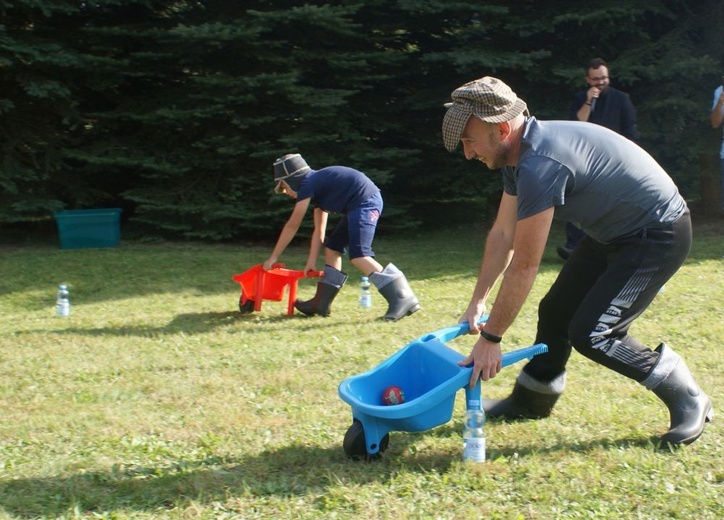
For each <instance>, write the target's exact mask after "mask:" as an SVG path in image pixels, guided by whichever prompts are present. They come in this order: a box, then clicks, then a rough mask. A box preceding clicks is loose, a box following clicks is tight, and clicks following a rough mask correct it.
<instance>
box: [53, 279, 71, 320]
mask: <svg viewBox="0 0 724 520" xmlns="http://www.w3.org/2000/svg"><path fill="white" fill-rule="evenodd" d="M55 314H56V315H57V316H70V293H69V292H68V286H67V285H65V284H61V285H60V287H58V298H57V299H56V301H55Z"/></svg>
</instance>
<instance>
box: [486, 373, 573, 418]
mask: <svg viewBox="0 0 724 520" xmlns="http://www.w3.org/2000/svg"><path fill="white" fill-rule="evenodd" d="M565 381H566V379H565V372H564V373H563V374H561V375H560V376H558V377H557V378H556V379H554V380H553V381H551V382H550V383H541V382H539V381H536V380H535V379H533V378H532V377H530V376H529V375H527V374H525V373H524V372H521V373H520V375H519V376H518V379H517V380H516V381H515V386H513V391H512V392H511V394H510V395H509V396H508V397H506V398H505V399H483V410H485V415H487V416H488V417H501V418H503V419H543V418H544V417H548V416H549V415H550V414H551V412H552V411H553V407H554V406H555V404H556V402H557V401H558V398H559V397H560V396H561V393H562V392H563V387H564V386H565Z"/></svg>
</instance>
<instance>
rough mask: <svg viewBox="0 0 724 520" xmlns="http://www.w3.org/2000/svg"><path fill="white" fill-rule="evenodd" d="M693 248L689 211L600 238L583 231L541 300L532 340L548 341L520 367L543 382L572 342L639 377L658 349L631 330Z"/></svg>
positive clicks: (561, 364)
mask: <svg viewBox="0 0 724 520" xmlns="http://www.w3.org/2000/svg"><path fill="white" fill-rule="evenodd" d="M690 247H691V219H690V218H689V213H688V212H687V213H686V214H685V215H683V216H682V217H681V218H680V219H679V220H678V221H677V222H675V223H673V224H670V225H667V226H665V227H658V228H647V229H644V230H642V231H640V232H639V233H637V234H636V235H635V236H631V237H627V238H621V239H619V240H616V241H615V242H613V243H611V244H601V243H600V242H596V241H595V240H593V239H592V238H591V237H589V236H586V237H585V238H584V239H583V240H582V241H581V243H580V244H579V245H578V247H577V248H576V250H575V251H574V252H573V254H572V255H571V257H570V258H569V259H568V260H567V261H566V263H565V264H563V268H562V269H561V272H560V274H559V275H558V278H557V279H556V281H555V282H554V283H553V285H552V286H551V288H550V290H549V291H548V294H546V296H545V297H544V298H543V299H542V300H541V302H540V305H539V307H538V333H537V336H536V343H545V344H547V345H548V352H547V353H546V354H542V355H538V356H536V357H535V358H533V360H532V361H531V362H530V363H528V364H527V365H526V366H525V368H524V369H523V370H524V371H525V372H526V373H527V374H528V375H530V376H531V377H533V378H534V379H536V380H538V381H541V382H548V381H552V380H553V379H555V378H556V377H558V376H559V375H560V374H561V373H562V372H563V371H564V370H565V367H566V363H567V361H568V357H569V356H570V354H571V347H573V348H575V349H576V350H577V351H578V352H580V353H581V354H583V355H584V356H585V357H587V358H589V359H591V360H593V361H595V362H596V363H599V364H601V365H603V366H605V367H608V368H610V369H611V370H613V371H615V372H618V373H619V374H622V375H624V376H626V377H629V378H631V379H633V380H635V381H639V382H640V381H642V380H643V379H645V378H646V376H647V375H648V373H649V372H650V371H651V369H652V368H653V367H654V365H655V363H656V360H657V359H658V356H659V354H658V353H657V352H654V351H652V350H651V349H650V348H649V347H647V346H646V345H643V344H642V343H640V342H638V341H637V340H636V339H634V338H633V337H631V336H629V335H628V330H629V327H630V326H631V323H632V322H633V321H634V320H635V319H636V318H638V317H639V316H640V315H641V313H643V312H644V311H645V310H646V308H647V307H648V306H649V304H650V303H651V302H652V301H653V299H654V298H655V297H656V295H657V293H658V292H659V289H660V288H661V287H662V286H663V285H664V284H665V283H666V281H667V280H668V279H669V278H671V276H673V274H674V273H676V271H677V270H678V269H679V267H680V266H681V264H682V263H683V262H684V260H685V259H686V256H687V255H688V253H689V249H690Z"/></svg>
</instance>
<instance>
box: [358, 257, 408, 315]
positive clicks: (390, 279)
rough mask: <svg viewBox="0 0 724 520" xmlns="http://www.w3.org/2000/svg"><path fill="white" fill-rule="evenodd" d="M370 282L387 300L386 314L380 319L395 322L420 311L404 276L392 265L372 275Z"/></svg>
mask: <svg viewBox="0 0 724 520" xmlns="http://www.w3.org/2000/svg"><path fill="white" fill-rule="evenodd" d="M370 281H371V282H372V283H373V284H375V287H377V290H378V291H379V292H380V294H381V295H382V296H383V297H384V298H385V300H387V313H386V314H385V315H384V316H382V319H384V320H387V321H397V320H400V319H402V318H404V317H405V316H409V315H410V314H412V313H414V312H417V311H419V310H420V302H419V301H418V299H417V296H415V293H414V292H412V288H411V287H410V284H409V283H408V282H407V278H406V277H405V274H404V273H403V272H402V271H400V270H399V269H398V268H397V267H395V266H394V265H393V264H388V265H387V267H385V269H384V270H383V271H381V272H379V273H372V274H371V275H370Z"/></svg>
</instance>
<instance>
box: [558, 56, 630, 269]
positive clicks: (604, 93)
mask: <svg viewBox="0 0 724 520" xmlns="http://www.w3.org/2000/svg"><path fill="white" fill-rule="evenodd" d="M584 79H585V80H586V83H587V84H588V88H587V89H586V90H582V91H580V92H576V94H575V95H574V96H573V100H572V101H571V107H570V116H569V119H570V120H571V121H587V122H589V123H595V124H597V125H601V126H605V127H606V128H608V129H610V130H613V131H614V132H616V133H619V134H621V135H622V136H624V137H626V138H628V139H630V140H632V141H636V140H637V139H638V128H637V124H636V109H635V108H634V105H633V103H632V102H631V97H630V96H629V95H628V94H627V93H625V92H622V91H620V90H617V89H615V88H613V87H612V86H611V77H610V76H609V72H608V65H606V62H605V61H603V60H602V59H601V58H594V59H592V60H591V61H589V62H588V64H587V65H586V75H585V77H584ZM583 237H584V233H583V232H582V231H581V230H580V228H579V227H578V226H577V225H576V224H575V223H573V222H566V243H565V244H564V245H562V246H558V248H557V252H558V256H560V257H561V258H562V259H563V260H566V259H567V258H568V257H569V256H571V252H572V251H573V249H574V248H575V247H576V246H577V245H578V243H579V242H580V241H581V239H582V238H583Z"/></svg>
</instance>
